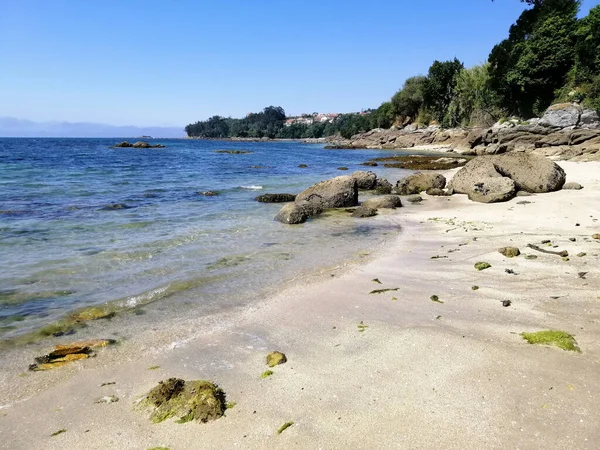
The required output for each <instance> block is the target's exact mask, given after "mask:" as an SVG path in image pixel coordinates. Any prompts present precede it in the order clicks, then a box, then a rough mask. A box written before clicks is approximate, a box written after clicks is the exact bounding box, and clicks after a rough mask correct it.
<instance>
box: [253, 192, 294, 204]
mask: <svg viewBox="0 0 600 450" xmlns="http://www.w3.org/2000/svg"><path fill="white" fill-rule="evenodd" d="M255 200H256V201H257V202H261V203H286V202H293V201H294V200H296V196H295V195H294V194H263V195H259V196H258V197H256V198H255Z"/></svg>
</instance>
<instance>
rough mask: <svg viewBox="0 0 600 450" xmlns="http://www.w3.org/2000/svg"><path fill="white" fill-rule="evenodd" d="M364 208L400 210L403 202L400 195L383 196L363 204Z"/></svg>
mask: <svg viewBox="0 0 600 450" xmlns="http://www.w3.org/2000/svg"><path fill="white" fill-rule="evenodd" d="M362 206H364V207H365V208H371V209H379V208H389V209H394V208H400V207H401V206H402V200H401V199H400V196H398V195H382V196H380V197H373V198H370V199H368V200H365V201H364V202H362Z"/></svg>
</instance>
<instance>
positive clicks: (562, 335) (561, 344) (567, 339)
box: [521, 330, 581, 353]
mask: <svg viewBox="0 0 600 450" xmlns="http://www.w3.org/2000/svg"><path fill="white" fill-rule="evenodd" d="M521 336H522V337H523V339H525V340H526V341H527V342H528V343H530V344H540V345H553V346H555V347H558V348H561V349H563V350H568V351H571V352H578V353H581V350H580V349H579V347H578V346H577V341H576V340H575V338H574V337H573V336H572V335H570V334H569V333H566V332H565V331H558V330H546V331H537V332H535V333H526V332H525V333H521Z"/></svg>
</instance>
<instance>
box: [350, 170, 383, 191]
mask: <svg viewBox="0 0 600 450" xmlns="http://www.w3.org/2000/svg"><path fill="white" fill-rule="evenodd" d="M352 178H353V179H355V180H356V185H357V186H358V189H359V190H363V191H368V190H371V189H375V187H376V186H377V175H375V173H373V172H371V171H369V172H364V171H357V172H354V173H353V174H352Z"/></svg>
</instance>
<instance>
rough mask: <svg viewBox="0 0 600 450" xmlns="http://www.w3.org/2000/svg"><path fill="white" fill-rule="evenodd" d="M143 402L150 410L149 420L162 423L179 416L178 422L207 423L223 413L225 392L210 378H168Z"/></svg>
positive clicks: (152, 390) (151, 391)
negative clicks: (185, 379)
mask: <svg viewBox="0 0 600 450" xmlns="http://www.w3.org/2000/svg"><path fill="white" fill-rule="evenodd" d="M142 404H143V405H144V406H146V407H148V408H150V409H151V414H150V420H152V422H154V423H159V422H162V421H164V420H167V419H170V418H176V419H177V422H178V423H186V422H191V421H196V422H203V423H206V422H208V421H210V420H216V419H218V418H220V417H222V416H223V414H224V413H225V410H226V409H227V405H226V401H225V393H224V392H223V391H222V390H221V389H220V388H219V387H218V386H217V385H215V384H214V383H211V382H210V381H204V380H197V381H184V380H182V379H180V378H169V379H168V380H166V381H161V382H160V383H158V385H157V386H156V387H154V388H153V389H151V390H150V392H148V394H147V395H146V397H145V399H144V400H143V402H142Z"/></svg>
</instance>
